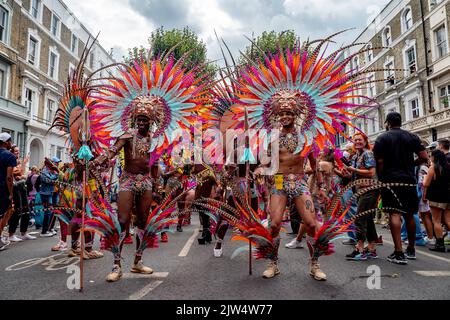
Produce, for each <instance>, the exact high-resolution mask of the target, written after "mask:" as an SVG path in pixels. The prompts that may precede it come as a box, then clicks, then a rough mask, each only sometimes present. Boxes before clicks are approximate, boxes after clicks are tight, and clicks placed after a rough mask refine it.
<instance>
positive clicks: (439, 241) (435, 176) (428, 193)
mask: <svg viewBox="0 0 450 320" xmlns="http://www.w3.org/2000/svg"><path fill="white" fill-rule="evenodd" d="M431 162H432V165H431V167H430V170H428V174H427V176H426V177H425V181H424V184H423V185H424V193H423V196H422V197H423V200H424V202H426V201H429V203H430V209H431V215H432V217H433V224H434V232H435V234H436V244H435V245H434V247H433V248H430V250H431V251H437V252H445V244H444V235H443V231H442V225H441V222H444V224H445V225H446V227H447V230H450V164H449V163H448V162H447V159H446V157H445V154H444V153H443V152H442V151H441V150H434V151H433V152H432V153H431Z"/></svg>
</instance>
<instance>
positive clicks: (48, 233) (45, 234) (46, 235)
mask: <svg viewBox="0 0 450 320" xmlns="http://www.w3.org/2000/svg"><path fill="white" fill-rule="evenodd" d="M53 236H54V234H53V233H52V232H50V231H47V233H41V237H43V238H50V237H53Z"/></svg>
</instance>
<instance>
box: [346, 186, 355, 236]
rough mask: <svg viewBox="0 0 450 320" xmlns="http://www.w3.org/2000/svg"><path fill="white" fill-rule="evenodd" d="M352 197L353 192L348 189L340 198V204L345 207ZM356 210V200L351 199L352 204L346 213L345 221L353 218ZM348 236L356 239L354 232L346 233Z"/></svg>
mask: <svg viewBox="0 0 450 320" xmlns="http://www.w3.org/2000/svg"><path fill="white" fill-rule="evenodd" d="M352 196H353V191H352V190H351V189H350V190H348V191H347V192H346V193H344V194H343V196H342V203H343V205H344V206H345V204H346V203H347V202H348V201H349V200H350V198H351V197H352ZM357 210H358V203H357V202H356V199H353V201H352V203H351V204H350V209H349V210H348V212H347V216H346V219H348V218H350V217H352V216H354V215H355V214H356V212H357ZM348 236H349V237H350V238H352V239H356V234H355V232H353V231H351V232H348Z"/></svg>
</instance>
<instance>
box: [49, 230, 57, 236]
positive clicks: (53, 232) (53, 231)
mask: <svg viewBox="0 0 450 320" xmlns="http://www.w3.org/2000/svg"><path fill="white" fill-rule="evenodd" d="M49 232H51V233H52V234H53V235H54V236H56V235H57V234H58V231H56V230H55V229H52V230H50V231H49Z"/></svg>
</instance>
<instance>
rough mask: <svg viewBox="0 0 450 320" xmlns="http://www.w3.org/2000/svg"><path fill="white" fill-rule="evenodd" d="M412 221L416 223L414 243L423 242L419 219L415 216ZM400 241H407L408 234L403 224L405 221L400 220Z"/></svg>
mask: <svg viewBox="0 0 450 320" xmlns="http://www.w3.org/2000/svg"><path fill="white" fill-rule="evenodd" d="M414 220H415V221H416V242H417V241H423V232H422V229H421V228H420V219H419V214H417V213H416V214H415V215H414ZM402 221H403V223H402V233H401V235H402V240H406V239H408V233H407V232H406V224H405V220H404V219H403V218H402Z"/></svg>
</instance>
